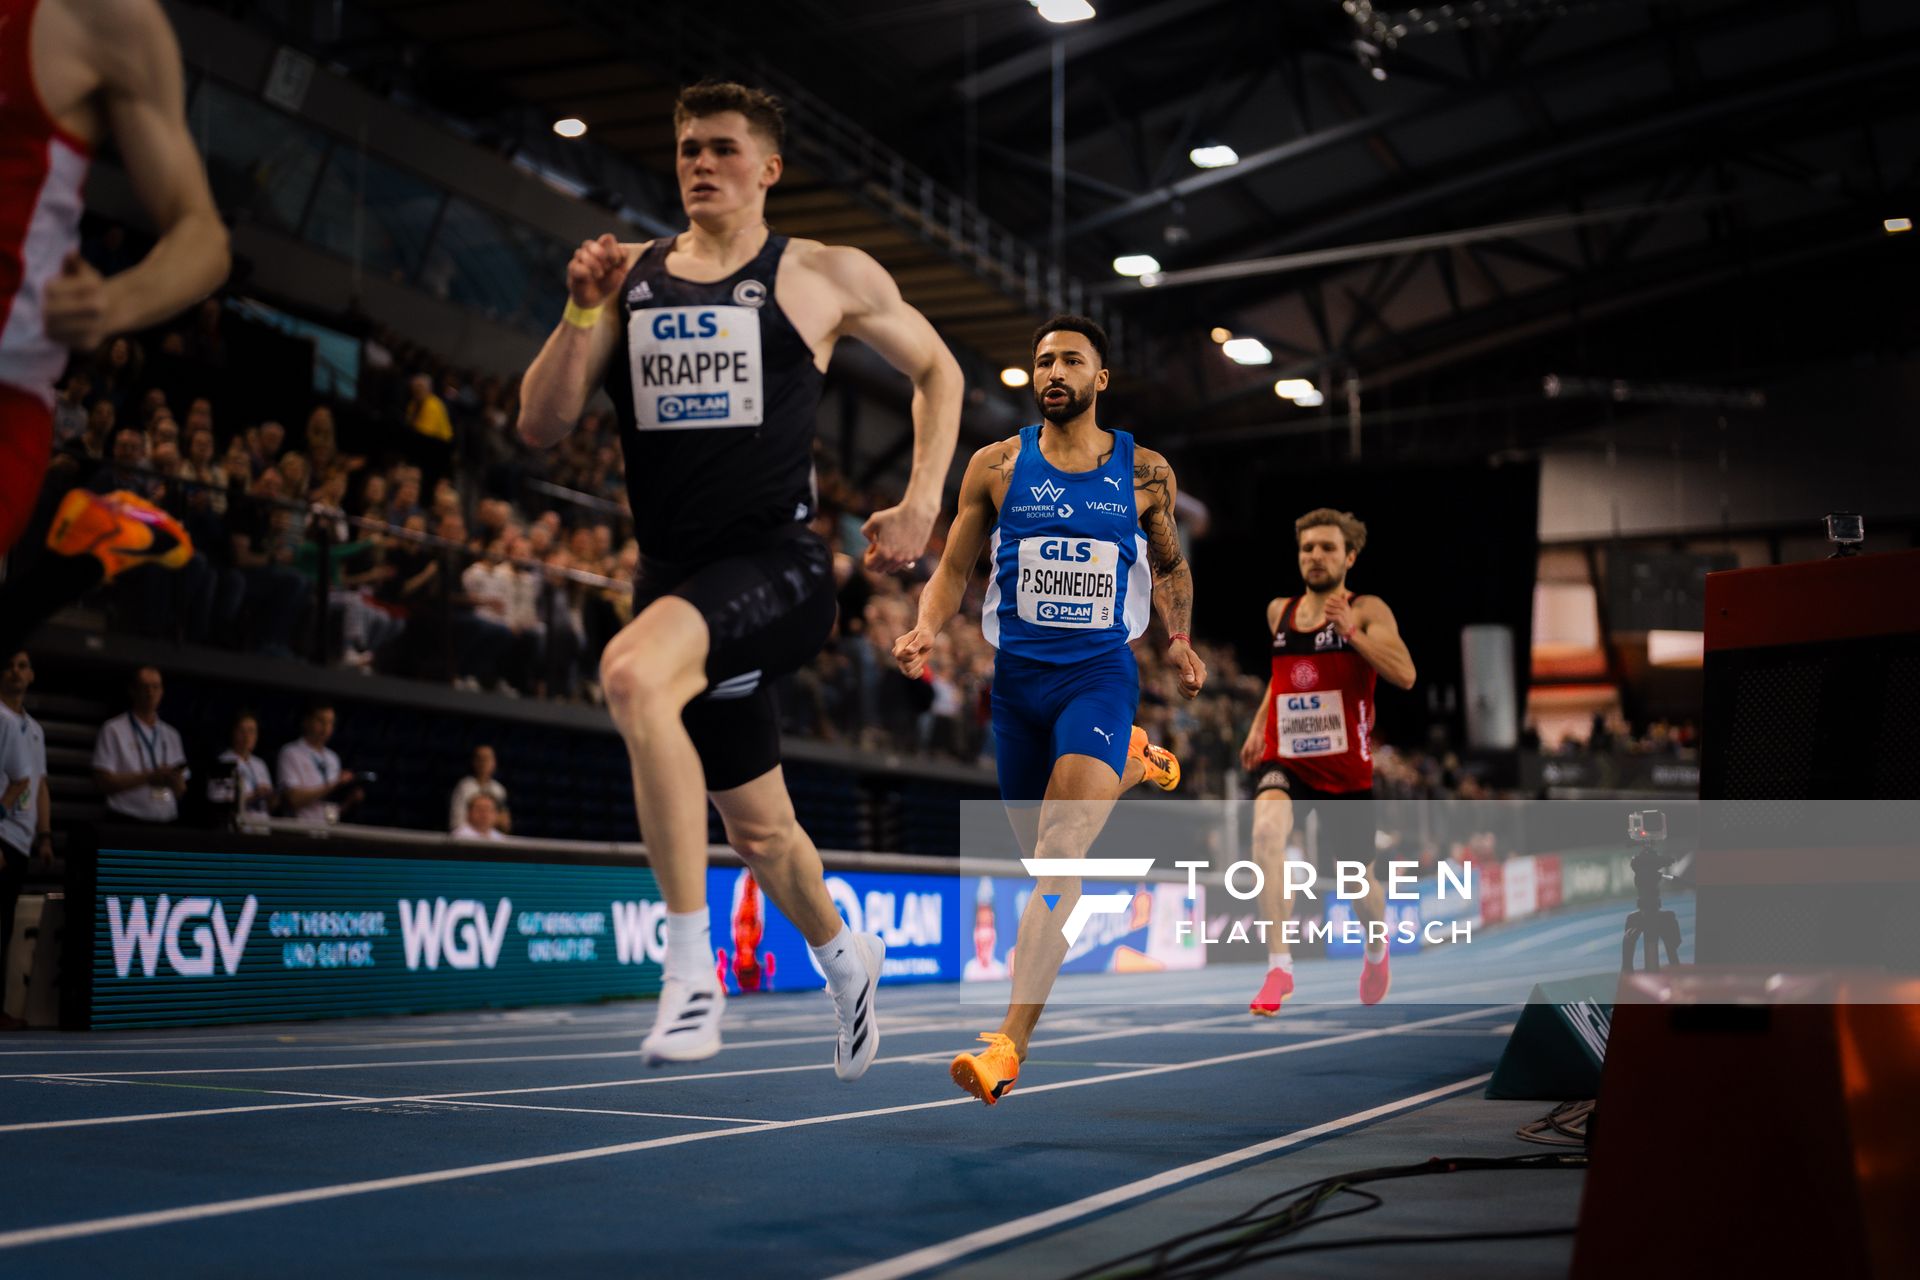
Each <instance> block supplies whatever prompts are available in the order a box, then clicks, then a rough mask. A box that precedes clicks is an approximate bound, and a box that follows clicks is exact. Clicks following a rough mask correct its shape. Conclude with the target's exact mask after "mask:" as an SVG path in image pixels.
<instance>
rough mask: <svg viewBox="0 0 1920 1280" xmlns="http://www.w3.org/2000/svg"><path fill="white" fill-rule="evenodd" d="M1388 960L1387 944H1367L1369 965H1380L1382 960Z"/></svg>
mask: <svg viewBox="0 0 1920 1280" xmlns="http://www.w3.org/2000/svg"><path fill="white" fill-rule="evenodd" d="M1386 958H1387V944H1386V943H1384V942H1369V943H1368V944H1367V963H1368V964H1379V963H1380V962H1381V961H1382V960H1385V959H1386Z"/></svg>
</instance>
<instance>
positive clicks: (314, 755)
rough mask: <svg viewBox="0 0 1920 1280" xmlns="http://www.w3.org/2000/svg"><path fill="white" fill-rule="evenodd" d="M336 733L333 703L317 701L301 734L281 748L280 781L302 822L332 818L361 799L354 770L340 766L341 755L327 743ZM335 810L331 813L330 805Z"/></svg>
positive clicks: (288, 803) (328, 820) (302, 724)
mask: <svg viewBox="0 0 1920 1280" xmlns="http://www.w3.org/2000/svg"><path fill="white" fill-rule="evenodd" d="M331 737H333V707H332V706H330V705H329V704H327V703H324V702H320V703H315V704H314V705H313V706H312V707H310V708H308V709H307V718H306V719H305V720H303V721H302V722H301V732H300V736H299V737H298V738H296V739H294V740H293V741H292V742H289V743H288V744H287V745H286V746H284V747H282V748H280V767H279V773H280V785H281V787H282V788H284V790H285V798H286V802H287V810H288V812H290V813H291V814H292V815H293V816H294V817H295V818H297V819H299V820H300V821H301V822H316V823H324V822H332V821H334V820H335V819H337V817H338V816H339V812H338V811H339V810H341V809H346V808H349V807H351V806H352V805H355V804H358V803H359V802H360V796H361V792H360V790H359V789H358V788H357V787H356V788H353V789H352V790H349V789H348V788H349V787H350V786H351V784H352V782H353V770H351V769H342V768H341V767H340V757H339V756H337V755H335V754H334V753H333V749H332V748H331V747H329V746H327V740H328V739H329V738H331ZM330 807H331V808H333V809H334V812H333V813H329V812H328V809H329V808H330Z"/></svg>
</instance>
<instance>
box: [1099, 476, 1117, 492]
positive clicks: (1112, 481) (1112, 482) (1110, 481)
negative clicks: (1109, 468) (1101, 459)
mask: <svg viewBox="0 0 1920 1280" xmlns="http://www.w3.org/2000/svg"><path fill="white" fill-rule="evenodd" d="M1100 478H1101V479H1102V480H1105V481H1106V482H1107V483H1108V484H1110V485H1112V486H1113V487H1114V488H1115V489H1118V488H1119V487H1120V482H1119V481H1118V480H1116V479H1114V478H1113V477H1112V476H1101V477H1100Z"/></svg>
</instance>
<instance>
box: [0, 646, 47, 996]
mask: <svg viewBox="0 0 1920 1280" xmlns="http://www.w3.org/2000/svg"><path fill="white" fill-rule="evenodd" d="M32 684H33V660H32V659H31V658H29V657H28V656H27V655H26V653H25V651H24V650H23V651H22V652H20V653H15V654H10V655H8V656H7V658H6V665H5V666H4V667H0V944H3V945H0V983H4V981H5V978H6V960H7V956H6V953H7V952H8V951H9V950H11V949H12V947H11V942H12V938H13V909H14V904H15V903H16V902H18V901H19V899H20V889H21V887H22V886H23V885H25V884H26V880H27V873H28V872H29V871H30V870H32V867H33V863H34V862H35V861H37V860H40V859H45V860H47V861H48V862H51V861H52V859H53V826H52V823H53V802H52V800H51V798H50V797H49V795H48V793H47V737H46V734H45V733H43V732H42V731H41V729H40V726H39V725H38V724H37V723H35V722H34V719H33V717H32V716H30V715H28V714H27V705H26V697H27V689H28V688H29V687H31V686H32ZM4 989H5V988H4V986H0V990H4ZM6 1025H8V1024H7V1021H6V1019H5V1018H4V1017H3V1016H0V1027H4V1026H6Z"/></svg>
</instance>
